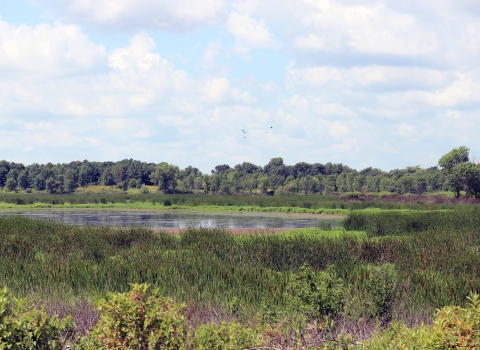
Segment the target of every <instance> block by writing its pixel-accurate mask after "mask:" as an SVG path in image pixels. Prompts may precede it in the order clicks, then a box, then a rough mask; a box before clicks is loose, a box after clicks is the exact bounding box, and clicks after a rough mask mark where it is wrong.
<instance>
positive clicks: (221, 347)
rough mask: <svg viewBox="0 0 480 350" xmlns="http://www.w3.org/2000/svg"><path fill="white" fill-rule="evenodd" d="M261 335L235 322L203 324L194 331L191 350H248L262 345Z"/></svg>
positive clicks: (255, 330) (253, 329)
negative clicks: (192, 349)
mask: <svg viewBox="0 0 480 350" xmlns="http://www.w3.org/2000/svg"><path fill="white" fill-rule="evenodd" d="M262 338H263V337H262V334H261V333H260V332H259V331H258V330H257V329H255V328H250V327H246V326H244V325H242V324H240V323H236V322H230V323H227V322H221V323H220V324H219V325H215V324H212V323H210V324H204V325H201V326H199V327H198V328H197V329H196V331H195V336H194V338H193V344H192V345H193V348H194V349H198V350H237V349H250V348H256V347H259V346H261V345H262Z"/></svg>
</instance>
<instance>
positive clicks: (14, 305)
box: [0, 288, 75, 350]
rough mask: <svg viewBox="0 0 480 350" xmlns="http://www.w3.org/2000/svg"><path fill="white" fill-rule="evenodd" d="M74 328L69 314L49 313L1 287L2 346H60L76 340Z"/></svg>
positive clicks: (53, 349) (53, 348)
mask: <svg viewBox="0 0 480 350" xmlns="http://www.w3.org/2000/svg"><path fill="white" fill-rule="evenodd" d="M74 329H75V324H74V323H73V321H72V318H71V317H70V316H68V317H66V318H64V319H62V320H59V319H58V316H57V315H53V316H52V317H50V316H48V315H47V313H46V312H45V311H44V310H43V309H40V310H38V309H35V308H33V307H29V306H26V305H25V301H24V300H20V299H15V298H13V297H12V296H11V295H10V294H9V293H8V292H7V289H6V288H3V289H1V290H0V349H19V350H20V349H49V350H61V349H64V348H66V346H67V345H68V344H69V343H70V341H72V340H73V335H74Z"/></svg>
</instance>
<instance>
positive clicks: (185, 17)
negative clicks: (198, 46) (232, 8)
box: [55, 0, 225, 31]
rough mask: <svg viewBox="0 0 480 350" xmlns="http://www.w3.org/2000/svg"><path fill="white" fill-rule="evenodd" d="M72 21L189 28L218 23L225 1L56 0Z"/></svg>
mask: <svg viewBox="0 0 480 350" xmlns="http://www.w3.org/2000/svg"><path fill="white" fill-rule="evenodd" d="M55 4H56V6H57V8H58V9H59V10H60V12H61V13H63V14H64V15H65V16H66V18H68V19H70V20H74V21H75V20H79V19H80V20H83V21H87V22H92V23H95V24H97V25H101V26H107V27H112V28H118V29H122V30H125V29H130V30H135V31H137V30H141V29H152V28H153V29H167V30H186V29H191V28H194V27H196V26H200V25H206V24H207V25H208V24H215V23H218V22H219V21H220V20H221V18H222V16H223V14H224V9H225V3H224V1H223V0H204V1H194V0H176V1H169V0H66V1H65V0H55Z"/></svg>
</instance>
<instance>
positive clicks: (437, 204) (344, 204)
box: [0, 192, 470, 210]
mask: <svg viewBox="0 0 480 350" xmlns="http://www.w3.org/2000/svg"><path fill="white" fill-rule="evenodd" d="M392 198H396V199H395V200H393V199H392ZM412 198H413V197H411V196H404V197H401V198H397V197H391V196H389V197H386V198H383V197H378V198H376V197H371V198H369V199H366V200H363V201H360V200H349V199H348V198H345V197H339V196H335V195H321V196H320V195H308V196H303V195H302V196H299V195H293V196H240V195H236V196H220V195H190V194H184V195H178V194H176V195H175V194H169V195H164V194H161V193H149V194H140V193H138V194H130V193H129V194H127V193H116V194H113V193H95V194H93V193H92V194H85V193H78V194H55V195H51V194H46V193H5V192H0V203H7V204H11V205H15V206H22V205H23V206H25V205H33V204H35V203H42V204H45V205H50V206H63V205H70V206H72V205H73V206H75V205H86V204H96V205H108V204H118V205H121V204H124V205H126V204H128V203H147V204H148V207H156V206H157V207H158V206H163V205H167V206H168V205H177V206H187V207H201V206H219V207H225V208H227V207H261V208H267V207H272V208H278V207H284V208H294V207H295V208H304V209H311V210H317V209H337V210H338V209H348V210H360V209H365V208H379V209H386V210H391V209H415V210H433V209H455V208H457V207H458V206H461V205H462V203H463V202H460V203H457V202H452V201H444V200H436V198H437V197H431V198H430V197H418V198H415V200H412ZM432 198H434V199H435V200H432ZM439 198H440V197H439ZM442 198H443V197H441V198H440V199H442ZM468 203H470V202H468Z"/></svg>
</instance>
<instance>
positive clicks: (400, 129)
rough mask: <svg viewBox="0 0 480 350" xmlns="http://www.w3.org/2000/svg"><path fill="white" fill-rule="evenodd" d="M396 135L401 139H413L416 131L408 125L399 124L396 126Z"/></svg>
mask: <svg viewBox="0 0 480 350" xmlns="http://www.w3.org/2000/svg"><path fill="white" fill-rule="evenodd" d="M396 129H397V130H396V133H397V134H398V135H400V136H402V137H409V138H411V137H414V136H417V133H418V132H417V129H416V128H415V127H414V126H413V125H410V124H407V123H400V124H398V125H397V126H396Z"/></svg>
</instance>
